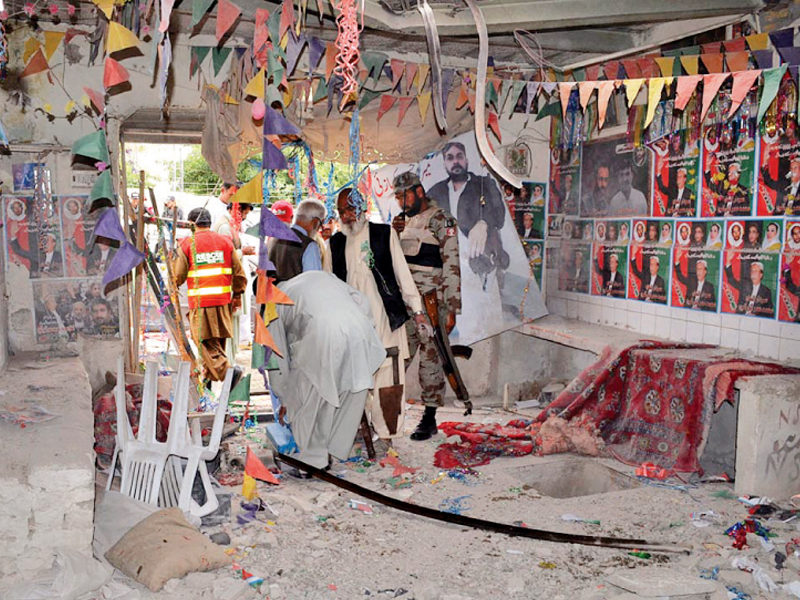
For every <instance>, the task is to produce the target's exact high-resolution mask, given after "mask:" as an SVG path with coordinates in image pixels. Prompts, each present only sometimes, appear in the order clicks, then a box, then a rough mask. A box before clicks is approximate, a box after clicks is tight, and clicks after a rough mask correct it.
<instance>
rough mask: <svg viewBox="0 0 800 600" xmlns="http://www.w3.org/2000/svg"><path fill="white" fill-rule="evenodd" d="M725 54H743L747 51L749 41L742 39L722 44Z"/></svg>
mask: <svg viewBox="0 0 800 600" xmlns="http://www.w3.org/2000/svg"><path fill="white" fill-rule="evenodd" d="M722 45H723V46H724V48H725V52H743V51H745V50H747V39H746V38H743V37H740V38H736V39H734V40H727V41H725V42H722Z"/></svg>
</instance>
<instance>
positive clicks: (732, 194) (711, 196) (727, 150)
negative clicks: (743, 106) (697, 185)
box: [700, 120, 756, 218]
mask: <svg viewBox="0 0 800 600" xmlns="http://www.w3.org/2000/svg"><path fill="white" fill-rule="evenodd" d="M753 130H754V126H753V124H752V121H739V120H732V121H725V122H724V123H718V124H714V125H710V126H708V127H706V128H705V129H704V130H703V182H702V186H703V187H702V189H703V191H702V197H701V203H700V216H701V217H706V218H708V217H723V216H732V217H736V216H749V215H750V214H752V206H753V195H754V193H753V185H754V184H755V149H756V142H755V138H754V137H753V136H754V133H753Z"/></svg>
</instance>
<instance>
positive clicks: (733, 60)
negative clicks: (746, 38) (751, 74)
mask: <svg viewBox="0 0 800 600" xmlns="http://www.w3.org/2000/svg"><path fill="white" fill-rule="evenodd" d="M725 61H726V62H727V63H728V71H731V72H736V71H746V70H747V69H748V67H749V66H750V53H749V52H748V51H747V50H743V51H741V52H728V53H727V54H726V55H725Z"/></svg>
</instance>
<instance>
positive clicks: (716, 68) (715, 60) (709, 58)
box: [700, 54, 725, 73]
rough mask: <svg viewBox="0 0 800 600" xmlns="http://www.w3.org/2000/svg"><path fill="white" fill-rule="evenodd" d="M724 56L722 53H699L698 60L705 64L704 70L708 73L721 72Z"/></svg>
mask: <svg viewBox="0 0 800 600" xmlns="http://www.w3.org/2000/svg"><path fill="white" fill-rule="evenodd" d="M724 58H725V57H724V56H723V55H722V54H701V55H700V60H702V61H703V65H704V66H705V68H706V71H708V72H709V73H722V67H723V64H724Z"/></svg>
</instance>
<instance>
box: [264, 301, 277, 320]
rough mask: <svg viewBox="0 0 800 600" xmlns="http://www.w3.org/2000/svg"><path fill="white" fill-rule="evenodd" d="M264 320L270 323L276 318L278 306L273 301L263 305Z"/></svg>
mask: <svg viewBox="0 0 800 600" xmlns="http://www.w3.org/2000/svg"><path fill="white" fill-rule="evenodd" d="M264 308H265V310H264V322H265V323H272V322H273V321H274V320H275V319H277V318H278V306H277V305H276V304H275V303H274V302H267V303H266V304H265V305H264Z"/></svg>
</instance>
